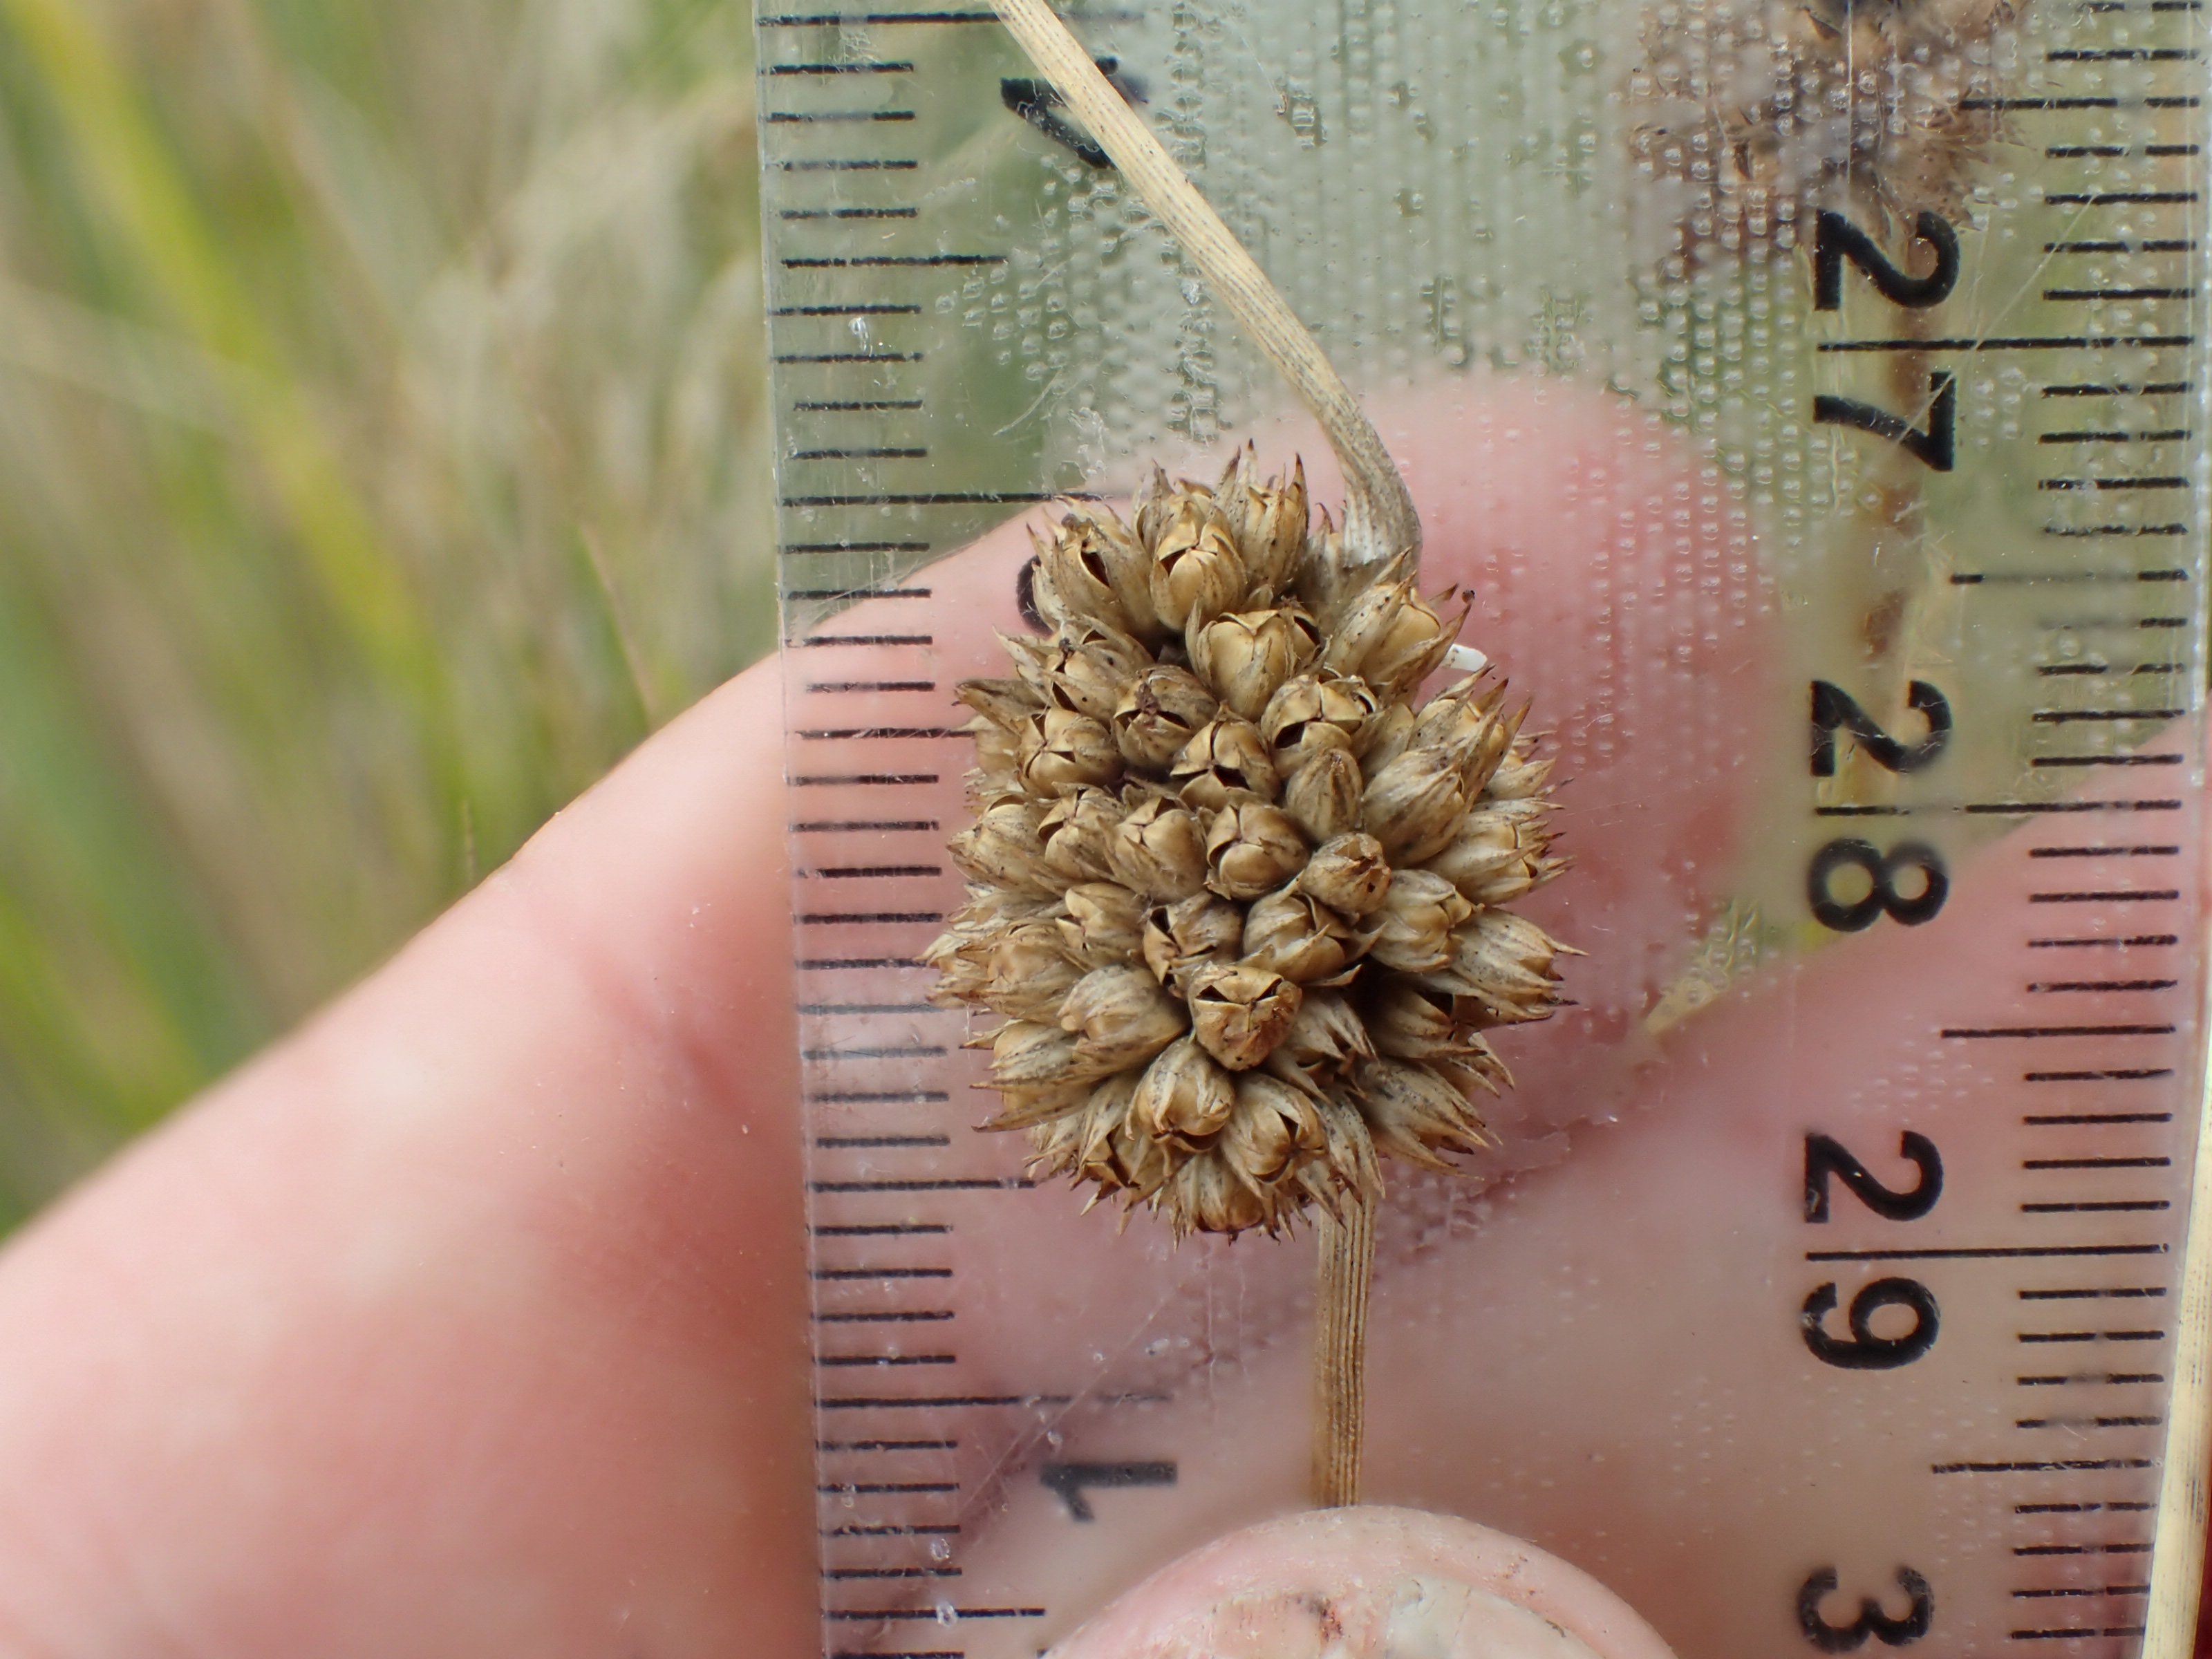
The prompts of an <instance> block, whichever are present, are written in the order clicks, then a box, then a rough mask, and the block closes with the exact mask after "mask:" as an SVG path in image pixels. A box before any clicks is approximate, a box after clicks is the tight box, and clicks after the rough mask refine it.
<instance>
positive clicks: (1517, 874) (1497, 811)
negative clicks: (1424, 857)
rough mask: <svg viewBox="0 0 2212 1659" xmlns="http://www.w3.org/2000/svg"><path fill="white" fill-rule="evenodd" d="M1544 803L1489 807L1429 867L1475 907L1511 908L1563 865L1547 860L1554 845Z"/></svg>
mask: <svg viewBox="0 0 2212 1659" xmlns="http://www.w3.org/2000/svg"><path fill="white" fill-rule="evenodd" d="M1544 805H1545V804H1544V802H1542V801H1541V800H1512V801H1498V802H1495V803H1486V804H1484V805H1480V806H1478V807H1476V808H1475V810H1474V811H1472V812H1469V813H1468V815H1467V817H1465V818H1463V819H1462V820H1461V822H1460V826H1459V829H1458V831H1457V833H1456V834H1455V835H1454V836H1452V840H1451V845H1449V847H1447V848H1444V849H1443V852H1441V853H1438V854H1437V855H1436V856H1435V857H1434V858H1431V860H1429V861H1428V863H1427V865H1426V866H1425V868H1427V869H1431V870H1433V871H1435V872H1437V874H1438V875H1440V876H1442V877H1443V878H1444V879H1445V880H1446V881H1449V882H1450V883H1451V884H1452V885H1454V886H1455V887H1456V888H1458V889H1459V890H1460V891H1461V892H1462V893H1464V894H1466V895H1467V896H1468V898H1469V899H1470V900H1472V901H1473V902H1474V903H1477V904H1484V905H1497V904H1510V903H1511V902H1513V901H1514V900H1515V899H1516V898H1519V897H1520V896H1522V894H1523V893H1526V892H1528V890H1530V889H1531V888H1534V887H1539V886H1541V885H1542V884H1544V883H1545V882H1547V881H1549V880H1550V879H1551V878H1552V877H1553V875H1555V874H1557V873H1558V872H1559V866H1560V864H1561V860H1558V859H1553V858H1549V857H1547V856H1546V853H1547V849H1548V848H1550V846H1551V844H1552V836H1551V832H1550V831H1549V830H1548V829H1546V827H1545V825H1544V818H1543V813H1544Z"/></svg>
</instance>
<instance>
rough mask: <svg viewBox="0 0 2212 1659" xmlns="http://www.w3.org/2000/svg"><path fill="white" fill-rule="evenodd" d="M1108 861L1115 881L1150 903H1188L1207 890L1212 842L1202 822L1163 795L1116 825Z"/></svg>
mask: <svg viewBox="0 0 2212 1659" xmlns="http://www.w3.org/2000/svg"><path fill="white" fill-rule="evenodd" d="M1106 856H1107V860H1108V861H1109V863H1110V864H1111V865H1112V866H1113V868H1114V878H1115V880H1116V881H1118V882H1120V883H1121V884H1122V885H1123V886H1125V887H1127V888H1129V889H1131V890H1133V891H1135V892H1138V893H1141V894H1143V895H1144V896H1146V897H1147V898H1153V899H1179V898H1188V897H1189V896H1191V895H1192V894H1193V893H1195V892H1197V891H1198V890H1200V888H1202V887H1204V886H1205V885H1206V842H1205V839H1204V837H1203V836H1201V835H1200V832H1199V827H1198V818H1197V817H1196V816H1195V815H1194V814H1193V813H1192V812H1190V811H1187V810H1186V809H1185V808H1183V807H1180V806H1177V805H1176V804H1175V803H1174V802H1173V801H1170V800H1163V799H1159V798H1158V797H1157V796H1154V797H1152V799H1147V800H1145V801H1143V802H1141V803H1139V805H1137V806H1136V807H1135V808H1134V809H1133V810H1132V811H1130V812H1129V813H1128V815H1127V817H1124V818H1123V819H1122V820H1121V823H1118V824H1116V825H1115V829H1114V835H1113V838H1112V839H1111V840H1110V841H1109V842H1108V843H1107V851H1106Z"/></svg>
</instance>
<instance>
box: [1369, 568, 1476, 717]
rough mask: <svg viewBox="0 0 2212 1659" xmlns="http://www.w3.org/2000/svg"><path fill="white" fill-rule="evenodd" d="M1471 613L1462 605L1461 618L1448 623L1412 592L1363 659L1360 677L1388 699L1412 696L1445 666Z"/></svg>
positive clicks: (1409, 584)
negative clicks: (1445, 661) (1388, 697)
mask: <svg viewBox="0 0 2212 1659" xmlns="http://www.w3.org/2000/svg"><path fill="white" fill-rule="evenodd" d="M1407 586H1408V587H1409V588H1410V587H1411V586H1412V584H1411V583H1408V584H1407ZM1467 612H1468V607H1467V606H1465V605H1462V607H1461V608H1460V613H1459V615H1458V616H1457V617H1452V618H1450V619H1449V620H1447V619H1446V618H1445V617H1444V616H1443V613H1442V612H1441V611H1437V608H1436V607H1435V606H1433V605H1431V604H1430V603H1429V602H1428V601H1427V600H1426V599H1423V598H1421V596H1420V595H1419V594H1418V593H1413V592H1409V593H1408V594H1407V598H1406V603H1405V605H1404V607H1403V608H1402V609H1401V610H1400V611H1399V612H1398V614H1397V615H1396V616H1395V617H1393V618H1392V619H1391V622H1390V625H1389V627H1388V628H1387V629H1384V630H1383V635H1382V637H1381V638H1379V639H1377V640H1376V641H1375V643H1374V644H1373V645H1371V646H1370V647H1368V650H1367V653H1366V655H1364V657H1362V658H1361V659H1359V663H1358V673H1359V676H1360V678H1362V679H1364V680H1365V681H1366V682H1367V683H1368V684H1370V685H1372V686H1374V687H1375V688H1376V690H1378V691H1381V692H1383V693H1384V694H1385V695H1386V696H1397V697H1409V696H1412V695H1413V692H1414V691H1415V690H1417V689H1418V688H1419V685H1420V684H1421V682H1422V681H1423V680H1425V679H1426V678H1428V677H1429V676H1430V675H1431V674H1433V673H1435V672H1436V671H1437V669H1439V668H1441V667H1442V666H1443V660H1444V653H1446V652H1448V651H1449V650H1450V649H1451V647H1452V641H1454V640H1455V639H1457V638H1458V637H1459V631H1460V629H1461V628H1462V626H1464V625H1465V623H1466V622H1467Z"/></svg>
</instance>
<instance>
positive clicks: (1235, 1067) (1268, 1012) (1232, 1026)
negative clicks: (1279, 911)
mask: <svg viewBox="0 0 2212 1659" xmlns="http://www.w3.org/2000/svg"><path fill="white" fill-rule="evenodd" d="M1303 997H1304V994H1303V993H1301V992H1300V991H1299V989H1298V987H1297V986H1296V985H1293V984H1292V983H1291V981H1289V980H1287V979H1285V978H1284V977H1283V976H1282V975H1280V974H1278V973H1274V972H1272V971H1271V970H1269V969H1265V968H1255V967H1253V966H1251V965H1250V964H1249V963H1244V964H1240V965H1237V966H1233V967H1229V966H1213V967H1206V968H1200V969H1196V970H1194V972H1193V973H1192V975H1191V994H1190V1024H1191V1030H1192V1032H1193V1034H1194V1036H1196V1037H1197V1038H1198V1040H1199V1041H1200V1042H1201V1043H1203V1044H1205V1046H1206V1053H1208V1054H1212V1056H1213V1057H1214V1058H1215V1059H1216V1060H1219V1061H1220V1062H1221V1063H1222V1064H1223V1065H1224V1066H1227V1067H1228V1068H1229V1069H1230V1070H1231V1071H1232V1072H1249V1071H1250V1070H1251V1069H1252V1068H1253V1067H1254V1066H1257V1065H1258V1064H1259V1063H1260V1062H1261V1060H1265V1059H1267V1055H1268V1053H1269V1051H1271V1050H1272V1049H1273V1048H1274V1046H1275V1045H1276V1044H1277V1043H1278V1042H1281V1041H1282V1040H1283V1034H1284V1033H1285V1031H1287V1030H1290V1028H1291V1021H1292V1020H1293V1019H1295V1018H1297V1012H1298V1004H1299V1003H1300V1001H1301V1000H1303Z"/></svg>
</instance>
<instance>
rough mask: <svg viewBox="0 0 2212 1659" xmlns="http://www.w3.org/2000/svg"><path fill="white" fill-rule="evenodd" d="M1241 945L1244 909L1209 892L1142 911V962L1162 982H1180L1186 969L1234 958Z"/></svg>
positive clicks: (1242, 941)
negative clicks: (1143, 921) (1143, 915)
mask: <svg viewBox="0 0 2212 1659" xmlns="http://www.w3.org/2000/svg"><path fill="white" fill-rule="evenodd" d="M1243 944H1244V912H1243V910H1242V909H1241V908H1238V907H1237V906H1236V905H1234V904H1231V903H1230V902H1228V901H1227V900H1225V899H1220V898H1217V897H1215V896H1213V895H1212V893H1194V894H1192V895H1191V896H1190V897H1188V898H1186V899H1177V900H1176V902H1174V903H1173V904H1156V905H1154V906H1153V907H1152V908H1151V909H1149V910H1147V911H1146V913H1145V940H1144V954H1145V965H1146V967H1147V968H1150V969H1152V974H1153V976H1154V977H1155V978H1157V979H1159V980H1161V981H1175V982H1176V984H1177V985H1180V984H1181V983H1182V975H1184V973H1185V972H1186V971H1187V970H1188V969H1192V968H1194V967H1196V966H1198V965H1199V964H1200V963H1207V962H1212V961H1214V960H1217V959H1223V960H1226V959H1231V958H1233V957H1235V956H1236V955H1237V951H1240V950H1241V949H1243Z"/></svg>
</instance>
